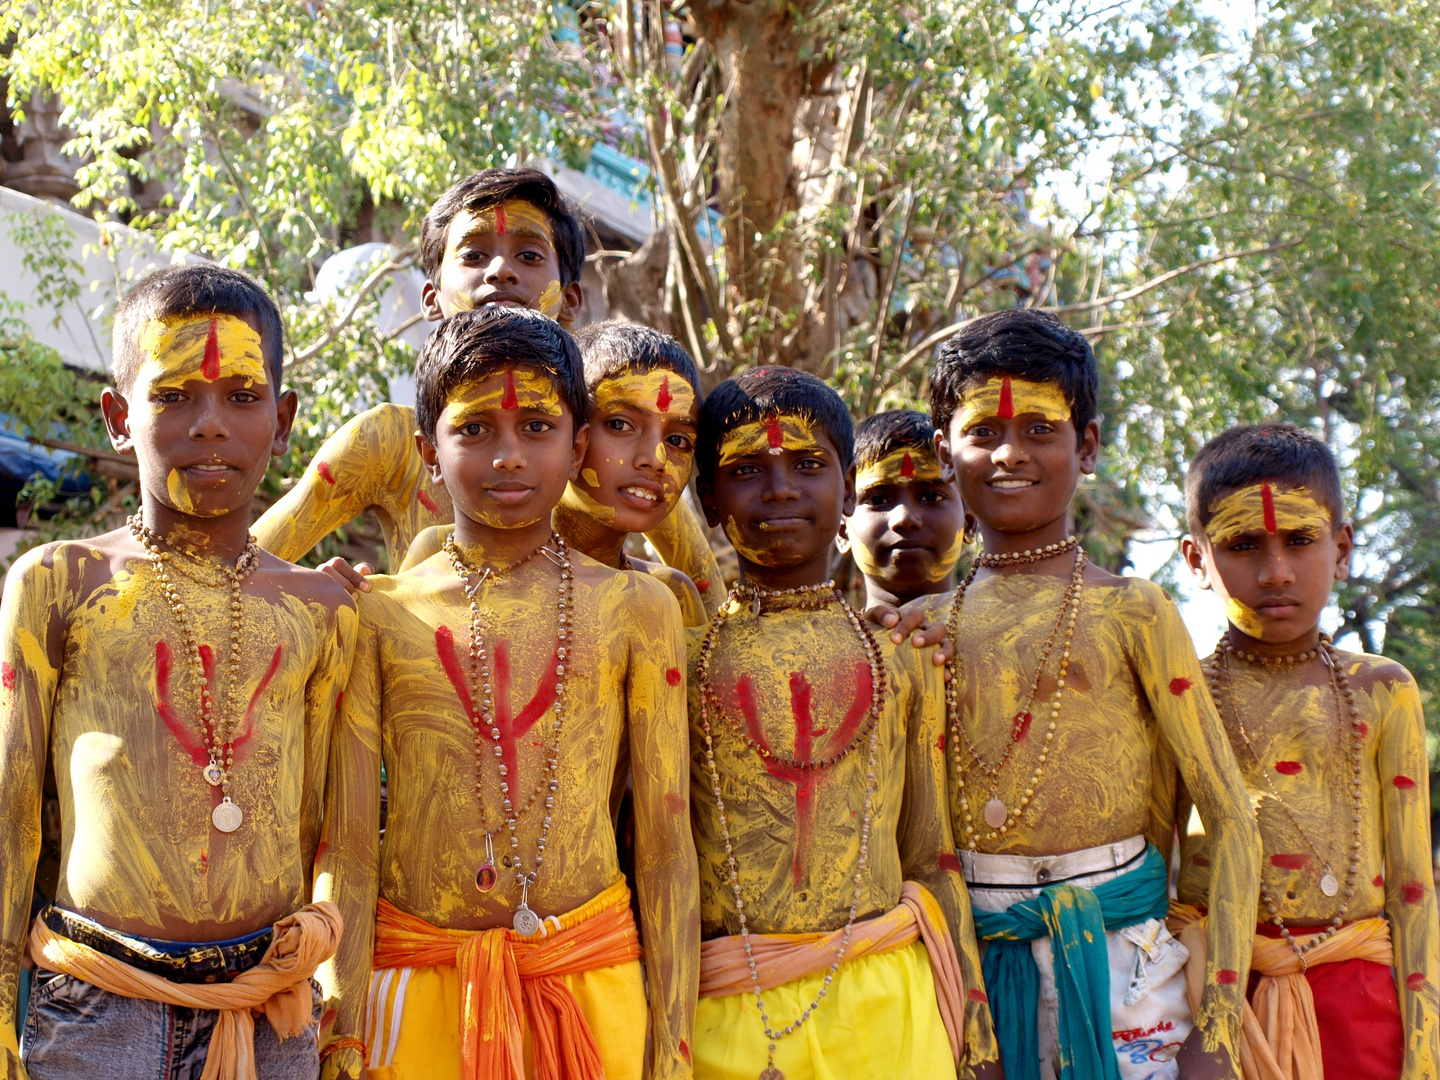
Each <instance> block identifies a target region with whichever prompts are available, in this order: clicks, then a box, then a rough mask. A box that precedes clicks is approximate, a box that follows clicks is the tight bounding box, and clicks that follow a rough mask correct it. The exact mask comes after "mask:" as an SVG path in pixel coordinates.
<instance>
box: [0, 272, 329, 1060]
mask: <svg viewBox="0 0 1440 1080" xmlns="http://www.w3.org/2000/svg"><path fill="white" fill-rule="evenodd" d="M113 353H114V371H113V377H114V384H113V386H111V387H108V388H107V389H106V390H105V391H104V393H103V395H102V399H101V404H102V407H103V409H104V414H105V422H106V425H107V426H108V428H109V431H110V437H111V439H112V441H113V443H114V445H115V448H116V449H117V450H118V451H119V452H121V453H124V454H131V453H133V454H134V455H135V457H136V460H137V463H138V465H139V470H140V509H139V510H138V512H137V513H136V514H135V516H134V517H133V518H132V519H131V522H130V527H129V528H126V529H120V530H117V531H115V532H111V533H106V534H105V535H103V536H98V537H96V538H94V539H91V540H84V541H72V542H62V543H55V544H48V545H46V546H44V547H41V548H37V549H36V550H34V551H31V552H29V553H27V554H26V555H24V556H22V557H21V558H20V559H18V560H17V561H16V563H15V565H14V567H13V568H12V569H11V571H10V575H9V578H8V579H7V581H6V585H5V595H4V600H3V603H0V817H3V821H4V828H3V829H0V868H3V869H0V887H3V892H0V898H3V906H0V927H3V936H0V1065H3V1072H4V1074H5V1075H7V1076H9V1077H15V1076H18V1075H23V1073H24V1069H22V1068H21V1061H20V1059H21V1058H23V1062H24V1068H25V1069H28V1070H29V1075H30V1076H31V1077H32V1078H35V1080H40V1078H42V1077H44V1078H48V1077H66V1078H68V1077H75V1078H81V1077H86V1078H88V1077H94V1076H101V1075H103V1076H106V1077H119V1078H126V1077H135V1078H137V1080H138V1078H142V1077H144V1078H148V1077H153V1076H157V1075H161V1074H165V1075H170V1074H171V1073H170V1072H168V1071H167V1070H175V1072H174V1075H182V1076H197V1077H198V1076H199V1075H200V1071H201V1068H202V1066H204V1065H205V1063H206V1061H207V1059H209V1062H210V1067H211V1068H212V1069H214V1070H217V1071H216V1072H215V1073H213V1075H219V1076H222V1077H233V1076H235V1075H237V1071H240V1072H241V1073H242V1074H243V1072H244V1070H245V1069H246V1066H247V1064H248V1065H249V1070H250V1071H249V1075H253V1074H254V1071H255V1070H258V1071H259V1073H260V1074H261V1075H263V1076H267V1077H293V1078H296V1080H300V1078H308V1077H313V1076H314V1075H315V1073H316V1070H317V1069H318V1062H317V1050H318V1048H317V1045H316V1022H317V1021H318V1009H317V1006H318V990H314V991H312V984H311V983H310V981H308V979H309V976H311V975H312V974H314V972H315V970H316V967H317V966H318V965H319V964H320V963H321V961H323V960H325V959H326V958H327V957H329V956H330V955H331V954H332V953H333V952H334V951H335V947H336V944H337V941H338V937H339V933H340V919H339V915H338V913H337V911H336V909H335V907H334V906H333V905H331V904H329V903H324V902H322V903H318V904H313V905H312V904H309V901H310V900H311V895H312V894H311V876H312V868H313V863H314V857H315V853H316V848H317V845H318V842H319V837H320V824H321V807H322V800H323V795H324V790H325V784H326V770H327V764H328V761H329V746H330V742H331V729H332V725H333V718H334V713H335V706H336V698H337V695H338V694H339V692H340V689H341V688H342V687H343V686H344V683H345V679H346V676H347V674H348V671H349V666H350V658H351V654H352V651H353V649H354V644H355V632H356V625H357V620H356V614H355V609H354V607H353V606H352V604H351V602H350V600H349V598H348V596H346V594H345V591H344V590H343V589H342V588H340V586H338V585H336V584H335V583H334V582H332V581H331V580H330V579H329V578H327V577H326V576H325V575H324V574H321V573H318V572H316V571H312V570H302V569H299V568H298V567H295V566H292V565H290V564H288V563H284V562H281V561H280V560H279V559H277V558H275V557H274V556H272V555H268V554H266V553H264V552H263V551H260V550H259V549H258V548H257V547H256V546H255V543H254V541H253V539H251V538H248V536H247V533H248V527H249V523H250V501H251V498H252V497H253V495H254V494H255V489H256V486H257V485H258V484H259V483H260V480H261V478H262V477H263V476H264V474H265V469H266V466H267V465H268V463H269V460H270V456H271V455H272V454H281V453H284V451H285V444H286V440H287V438H288V435H289V430H290V424H291V421H292V420H293V418H294V416H295V395H294V393H293V392H290V391H286V392H281V389H280V367H281V328H280V317H279V313H278V312H277V311H276V308H275V305H274V303H273V302H272V301H271V300H270V298H269V297H267V296H266V295H265V293H264V292H263V291H262V290H261V289H260V288H259V286H257V285H256V284H255V283H254V282H252V281H251V280H250V279H249V278H247V277H245V276H244V275H242V274H238V273H235V272H233V271H230V270H223V269H220V268H218V267H214V266H208V265H197V266H186V267H181V268H177V269H172V270H165V271H161V272H160V273H157V274H154V275H152V276H151V277H149V278H146V279H145V280H144V281H142V282H140V283H139V284H138V285H136V286H135V287H134V289H132V290H131V291H130V292H129V293H128V294H126V296H125V298H124V299H123V300H122V301H121V303H120V305H119V307H118V308H117V310H116V313H115V332H114V349H113ZM47 770H53V773H54V777H55V781H56V783H57V785H58V789H59V796H60V812H61V830H62V845H63V852H64V857H63V859H62V860H61V874H60V880H59V887H58V889H57V891H56V896H55V902H54V903H53V904H51V905H48V906H47V907H45V908H44V910H42V911H41V912H40V914H39V916H38V917H37V918H36V919H35V920H34V922H33V924H32V922H31V919H30V903H31V885H32V879H33V875H34V868H35V859H36V855H37V853H38V851H39V845H40V798H41V784H42V781H43V778H44V777H45V774H46V772H47ZM27 934H28V952H29V958H30V960H32V961H33V962H34V964H35V965H36V971H35V980H34V987H33V990H32V994H31V997H30V1004H29V1010H28V1015H27V1017H26V1019H25V1027H24V1037H23V1039H22V1046H21V1048H20V1050H19V1052H18V1055H17V1048H16V1045H15V1037H14V1031H15V1015H14V1014H15V1007H16V986H17V981H18V973H19V966H20V959H21V955H22V952H24V951H25V950H26V947H27ZM262 1005H263V1006H264V1008H263V1010H261V1009H259V1007H260V1006H262ZM252 1007H255V1008H256V1009H257V1011H259V1012H260V1015H258V1016H254V1017H253V1018H252V1011H251V1010H252ZM207 1075H212V1074H210V1073H207Z"/></svg>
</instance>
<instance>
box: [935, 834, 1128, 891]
mask: <svg viewBox="0 0 1440 1080" xmlns="http://www.w3.org/2000/svg"><path fill="white" fill-rule="evenodd" d="M1145 848H1146V840H1145V837H1143V836H1132V837H1130V839H1128V840H1121V841H1120V842H1119V843H1115V844H1101V845H1100V846H1099V847H1092V848H1083V849H1081V850H1080V851H1067V852H1066V853H1065V854H1063V855H1034V856H1031V855H987V854H985V853H984V852H982V851H956V854H957V855H958V856H959V857H960V872H961V874H962V875H963V876H964V878H965V881H966V882H967V883H968V884H969V885H970V886H971V887H972V888H982V889H984V888H992V889H993V888H1002V889H1004V888H1009V889H1013V888H1016V887H1017V886H1018V887H1022V888H1044V887H1045V886H1046V885H1055V884H1057V883H1058V882H1061V881H1069V880H1071V879H1072V878H1077V877H1084V876H1086V875H1087V874H1098V873H1102V872H1103V871H1106V870H1120V869H1123V868H1124V867H1126V866H1129V865H1130V864H1131V863H1133V862H1135V861H1136V860H1137V859H1140V858H1142V857H1144V855H1145Z"/></svg>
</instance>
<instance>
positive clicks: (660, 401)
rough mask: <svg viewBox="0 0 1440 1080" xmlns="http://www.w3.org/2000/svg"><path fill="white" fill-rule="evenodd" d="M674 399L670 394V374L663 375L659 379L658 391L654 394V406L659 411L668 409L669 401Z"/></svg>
mask: <svg viewBox="0 0 1440 1080" xmlns="http://www.w3.org/2000/svg"><path fill="white" fill-rule="evenodd" d="M674 400H675V399H674V398H673V397H671V396H670V376H669V375H665V376H663V377H661V379H660V392H659V393H658V394H656V395H655V408H657V409H659V410H660V411H661V412H669V411H670V402H672V401H674Z"/></svg>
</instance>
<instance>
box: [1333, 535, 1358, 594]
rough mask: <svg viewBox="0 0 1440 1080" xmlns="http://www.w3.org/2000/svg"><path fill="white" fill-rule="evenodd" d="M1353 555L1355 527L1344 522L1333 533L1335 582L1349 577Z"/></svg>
mask: <svg viewBox="0 0 1440 1080" xmlns="http://www.w3.org/2000/svg"><path fill="white" fill-rule="evenodd" d="M1354 554H1355V526H1353V525H1351V524H1350V522H1348V521H1347V522H1345V524H1344V525H1341V526H1340V528H1339V529H1337V530H1336V531H1335V580H1336V581H1345V580H1347V579H1348V578H1349V577H1350V559H1351V556H1353V555H1354Z"/></svg>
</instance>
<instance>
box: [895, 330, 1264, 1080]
mask: <svg viewBox="0 0 1440 1080" xmlns="http://www.w3.org/2000/svg"><path fill="white" fill-rule="evenodd" d="M1098 386H1099V372H1098V367H1097V365H1096V362H1095V354H1094V353H1093V352H1092V351H1091V349H1090V345H1089V343H1088V342H1087V341H1086V340H1085V338H1084V337H1083V336H1081V335H1080V334H1078V333H1076V332H1074V331H1072V330H1069V329H1067V328H1066V327H1065V326H1064V325H1063V324H1061V323H1060V322H1059V321H1058V320H1056V319H1054V318H1053V317H1051V316H1049V315H1045V314H1042V313H1040V312H1036V311H1031V310H1015V311H1007V312H1000V313H997V314H994V315H990V316H986V317H985V318H982V319H978V320H976V321H975V322H974V323H972V324H971V325H969V326H968V327H966V328H965V330H963V331H962V332H961V333H960V334H959V335H957V336H956V337H955V338H954V339H953V340H952V341H950V342H948V343H947V344H946V345H945V346H944V348H942V350H941V352H940V356H939V358H938V360H937V361H936V364H935V367H934V369H933V371H932V372H931V396H930V404H931V413H932V418H933V420H934V422H935V426H936V427H937V428H938V429H939V430H940V431H942V432H943V433H944V440H943V442H942V443H941V447H940V449H941V454H942V458H944V459H945V460H947V461H948V462H949V463H951V464H952V465H953V467H954V470H955V476H956V480H957V482H958V484H959V488H960V495H961V498H962V499H963V500H964V503H965V508H966V510H967V511H968V512H969V513H971V514H973V515H974V516H975V518H976V519H977V520H978V521H979V527H980V534H981V538H982V542H983V548H982V553H981V554H980V555H979V556H978V557H977V560H976V563H975V566H974V569H973V571H972V572H971V574H970V576H969V577H967V578H966V580H965V581H964V582H963V583H962V584H961V586H960V588H959V589H957V590H956V591H955V592H954V593H951V594H947V595H946V596H944V597H937V598H935V599H933V600H929V601H922V603H923V604H925V605H926V607H927V611H929V612H930V613H931V614H932V617H941V616H942V615H946V614H948V617H949V619H950V628H951V635H952V637H954V639H955V653H956V658H955V672H956V678H955V680H954V681H953V682H952V683H951V684H950V687H949V688H948V689H949V692H950V701H949V713H950V715H949V732H948V740H947V745H948V750H949V757H950V766H951V769H952V770H953V771H952V773H951V785H950V811H951V820H952V824H953V826H954V830H955V835H956V839H957V842H958V843H959V845H960V852H959V855H960V862H961V866H962V867H963V869H964V875H965V879H966V881H967V882H969V885H970V897H971V901H972V903H973V905H974V907H975V912H976V914H975V923H976V929H977V933H978V934H979V936H980V938H981V940H982V942H984V943H985V944H984V946H983V947H984V949H985V955H984V970H985V983H986V987H987V989H988V990H989V992H990V1001H991V1008H992V1009H993V1010H994V1013H995V1023H996V1029H997V1031H998V1032H999V1034H1000V1044H1001V1050H1002V1059H1003V1061H1004V1065H1005V1074H1006V1076H1007V1077H1009V1078H1010V1080H1036V1078H1046V1080H1051V1078H1053V1077H1055V1076H1057V1075H1059V1074H1060V1073H1061V1071H1062V1069H1064V1070H1068V1069H1070V1068H1074V1069H1077V1070H1081V1071H1079V1072H1078V1073H1075V1074H1074V1075H1083V1076H1096V1077H1117V1076H1118V1077H1124V1078H1127V1080H1128V1078H1136V1080H1141V1078H1144V1080H1149V1078H1152V1077H1154V1078H1160V1077H1174V1076H1177V1075H1178V1076H1183V1077H1187V1078H1189V1077H1208V1076H1236V1075H1238V1070H1239V1058H1238V1055H1237V1039H1238V1036H1239V1029H1240V1009H1241V1005H1242V1003H1243V1001H1244V977H1245V971H1246V969H1247V967H1248V965H1249V920H1250V919H1251V918H1252V917H1253V915H1254V911H1255V888H1254V883H1255V879H1256V871H1257V865H1256V864H1257V861H1258V853H1259V852H1258V849H1259V843H1258V839H1257V837H1256V834H1255V828H1254V821H1253V819H1252V818H1251V815H1250V811H1249V805H1248V800H1247V797H1246V793H1245V788H1244V785H1243V783H1242V782H1241V780H1240V776H1239V773H1238V771H1237V769H1236V767H1235V759H1234V755H1233V754H1232V753H1231V750H1230V745H1229V743H1228V742H1227V741H1226V740H1225V738H1224V734H1223V729H1222V728H1221V727H1220V725H1219V723H1218V720H1217V718H1216V716H1215V710H1214V706H1213V705H1212V704H1211V702H1210V699H1209V695H1208V694H1206V693H1205V692H1204V685H1203V681H1202V676H1201V674H1200V667H1199V663H1198V661H1197V659H1196V657H1195V652H1194V648H1193V646H1192V645H1191V643H1190V637H1189V635H1188V634H1187V633H1186V631H1185V627H1184V624H1183V623H1182V622H1181V621H1180V615H1179V612H1178V611H1177V610H1176V608H1175V605H1174V603H1173V602H1172V601H1171V600H1170V598H1169V597H1168V596H1167V595H1166V594H1165V593H1164V591H1163V590H1161V589H1160V588H1159V587H1157V586H1155V585H1152V584H1151V583H1150V582H1148V581H1141V580H1137V579H1133V578H1119V577H1116V576H1114V575H1113V574H1109V573H1106V572H1105V571H1103V570H1100V569H1099V568H1097V567H1094V566H1090V565H1088V561H1087V559H1086V555H1085V551H1084V549H1083V548H1081V547H1080V546H1079V543H1078V541H1077V540H1076V539H1075V537H1073V536H1072V535H1071V533H1070V523H1071V512H1070V504H1071V501H1072V499H1073V498H1074V495H1075V489H1076V486H1077V484H1078V482H1079V480H1080V477H1081V475H1082V474H1087V473H1091V472H1093V471H1094V469H1095V464H1096V457H1097V454H1098V450H1099V439H1100V428H1099V423H1098V421H1097V420H1096V418H1095V400H1096V393H1097V390H1098ZM1177 765H1178V769H1179V773H1180V775H1182V776H1183V777H1184V779H1185V782H1186V784H1187V786H1188V787H1189V788H1190V790H1191V791H1193V792H1194V793H1195V795H1196V802H1197V803H1198V805H1199V808H1200V813H1201V816H1202V817H1203V818H1204V819H1205V821H1206V823H1207V827H1208V828H1209V830H1210V833H1211V836H1212V837H1213V838H1214V840H1215V845H1214V852H1213V854H1214V868H1215V874H1214V878H1213V879H1212V884H1211V887H1210V893H1209V903H1210V911H1211V916H1212V921H1211V926H1210V932H1209V946H1210V955H1209V967H1208V968H1207V970H1206V972H1205V977H1204V997H1203V1000H1202V1001H1201V1003H1200V1007H1199V1010H1198V1012H1197V1014H1196V1015H1195V1017H1194V1029H1193V1031H1192V1019H1191V1011H1190V1008H1189V1007H1188V1005H1187V1003H1186V998H1185V987H1184V980H1183V978H1181V977H1180V968H1181V966H1182V965H1183V963H1184V961H1185V959H1186V953H1185V950H1184V949H1183V948H1182V947H1181V946H1180V945H1179V943H1178V942H1175V941H1174V940H1173V939H1171V938H1170V935H1169V933H1168V932H1167V931H1166V929H1165V925H1164V923H1163V921H1162V920H1163V919H1164V917H1165V913H1166V906H1167V891H1166V883H1167V877H1168V875H1167V872H1166V865H1167V859H1166V853H1168V851H1169V850H1170V848H1171V846H1172V837H1173V833H1174V822H1173V820H1172V814H1173V810H1172V807H1173V796H1174V790H1175V773H1176V768H1177ZM1177 1055H1178V1057H1177ZM1066 1075H1071V1074H1070V1073H1069V1072H1068V1071H1067V1072H1066Z"/></svg>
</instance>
